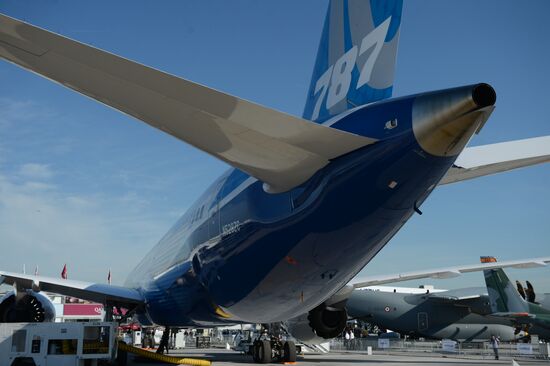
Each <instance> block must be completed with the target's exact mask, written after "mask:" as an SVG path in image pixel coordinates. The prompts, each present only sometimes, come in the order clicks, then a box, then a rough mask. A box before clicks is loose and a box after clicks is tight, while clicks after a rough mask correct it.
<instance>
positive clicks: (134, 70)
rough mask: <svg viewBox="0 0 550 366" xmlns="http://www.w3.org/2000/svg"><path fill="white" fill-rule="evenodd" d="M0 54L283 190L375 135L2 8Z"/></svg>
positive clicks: (275, 189)
mask: <svg viewBox="0 0 550 366" xmlns="http://www.w3.org/2000/svg"><path fill="white" fill-rule="evenodd" d="M0 57H3V58H4V59H6V60H8V61H10V62H12V63H14V64H16V65H18V66H21V67H23V68H26V69H28V70H30V71H33V72H35V73H37V74H39V75H41V76H44V77H46V78H48V79H50V80H53V81H55V82H57V83H60V84H62V85H64V86H66V87H68V88H71V89H73V90H75V91H77V92H79V93H82V94H84V95H86V96H88V97H90V98H92V99H95V100H97V101H99V102H101V103H104V104H106V105H108V106H110V107H113V108H115V109H117V110H120V111H122V112H124V113H126V114H128V115H130V116H132V117H135V118H137V119H139V120H141V121H144V122H145V123H147V124H149V125H151V126H153V127H155V128H157V129H160V130H162V131H164V132H166V133H168V134H170V135H172V136H174V137H176V138H178V139H180V140H182V141H185V142H187V143H189V144H191V145H193V146H195V147H197V148H199V149H201V150H203V151H205V152H207V153H209V154H211V155H213V156H215V157H217V158H219V159H221V160H223V161H225V162H227V163H228V164H230V165H232V166H234V167H237V168H239V169H241V170H243V171H245V172H247V173H248V174H250V175H252V176H254V177H256V178H258V179H260V180H262V181H264V182H266V183H267V184H268V185H269V186H270V187H271V189H272V191H284V190H288V189H290V188H293V187H294V186H296V185H298V184H300V183H302V182H304V181H305V180H307V179H308V178H309V177H311V176H312V175H313V174H314V173H315V172H316V171H317V170H319V169H321V168H322V167H323V166H325V165H326V164H328V162H329V161H330V159H334V158H336V157H338V156H340V155H343V154H346V153H348V152H351V151H353V150H356V149H358V148H360V147H363V146H366V145H368V144H371V143H373V142H374V141H375V140H373V139H369V138H366V137H362V136H358V135H354V134H351V133H347V132H344V131H340V130H336V129H333V128H330V127H326V126H322V125H319V124H316V123H312V122H309V121H306V120H303V119H300V118H297V117H293V116H290V115H288V114H285V113H282V112H278V111H275V110H272V109H269V108H266V107H263V106H260V105H258V104H254V103H251V102H248V101H246V100H243V99H240V98H237V97H234V96H232V95H229V94H225V93H222V92H219V91H216V90H213V89H211V88H207V87H205V86H202V85H199V84H196V83H193V82H190V81H187V80H184V79H181V78H178V77H175V76H173V75H170V74H167V73H164V72H161V71H158V70H155V69H153V68H150V67H147V66H144V65H141V64H139V63H136V62H133V61H130V60H127V59H125V58H122V57H119V56H116V55H114V54H111V53H108V52H105V51H102V50H99V49H97V48H94V47H91V46H87V45H84V44H82V43H79V42H76V41H73V40H71V39H68V38H65V37H62V36H60V35H57V34H54V33H52V32H49V31H46V30H43V29H40V28H38V27H34V26H32V25H30V24H27V23H24V22H21V21H18V20H16V19H13V18H10V17H7V16H5V15H0Z"/></svg>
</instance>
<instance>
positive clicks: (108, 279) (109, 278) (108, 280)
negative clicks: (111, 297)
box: [107, 268, 111, 285]
mask: <svg viewBox="0 0 550 366" xmlns="http://www.w3.org/2000/svg"><path fill="white" fill-rule="evenodd" d="M107 282H108V283H109V285H110V284H111V269H110V268H109V274H108V275H107Z"/></svg>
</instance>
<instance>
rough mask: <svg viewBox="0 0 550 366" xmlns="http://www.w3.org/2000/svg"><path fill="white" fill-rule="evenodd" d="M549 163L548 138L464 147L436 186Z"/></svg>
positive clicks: (549, 137) (549, 149) (549, 140)
mask: <svg viewBox="0 0 550 366" xmlns="http://www.w3.org/2000/svg"><path fill="white" fill-rule="evenodd" d="M549 161H550V136H543V137H535V138H530V139H525V140H516V141H509V142H502V143H498V144H491V145H483V146H475V147H467V148H465V149H464V150H463V151H462V153H461V154H460V155H459V156H458V158H457V160H456V162H455V165H454V167H452V168H451V169H449V171H448V172H447V174H446V175H445V176H444V177H443V179H442V180H441V181H440V182H439V184H448V183H455V182H460V181H463V180H467V179H472V178H477V177H481V176H484V175H490V174H495V173H500V172H505V171H507V170H512V169H516V168H521V167H525V166H529V165H535V164H540V163H545V162H549Z"/></svg>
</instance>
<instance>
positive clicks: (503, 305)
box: [483, 268, 529, 313]
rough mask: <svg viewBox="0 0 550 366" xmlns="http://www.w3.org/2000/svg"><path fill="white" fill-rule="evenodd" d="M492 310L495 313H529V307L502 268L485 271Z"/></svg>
mask: <svg viewBox="0 0 550 366" xmlns="http://www.w3.org/2000/svg"><path fill="white" fill-rule="evenodd" d="M483 274H484V275H485V283H486V284H487V292H488V293H489V301H490V302H491V310H492V311H493V312H494V313H510V312H511V313H520V312H528V311H529V305H528V303H527V302H526V301H525V300H523V299H522V297H521V295H520V294H519V292H518V291H517V289H516V286H515V285H514V284H513V283H512V282H511V281H510V280H509V279H508V276H506V273H504V271H503V270H502V269H501V268H498V269H486V270H484V271H483Z"/></svg>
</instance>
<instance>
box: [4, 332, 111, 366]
mask: <svg viewBox="0 0 550 366" xmlns="http://www.w3.org/2000/svg"><path fill="white" fill-rule="evenodd" d="M115 331H116V323H105V322H97V323H96V322H89V323H1V324H0V366H32V365H34V366H69V365H70V366H95V365H98V363H99V362H100V361H101V360H104V361H106V362H111V361H113V360H114V357H115V352H116V347H115Z"/></svg>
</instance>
